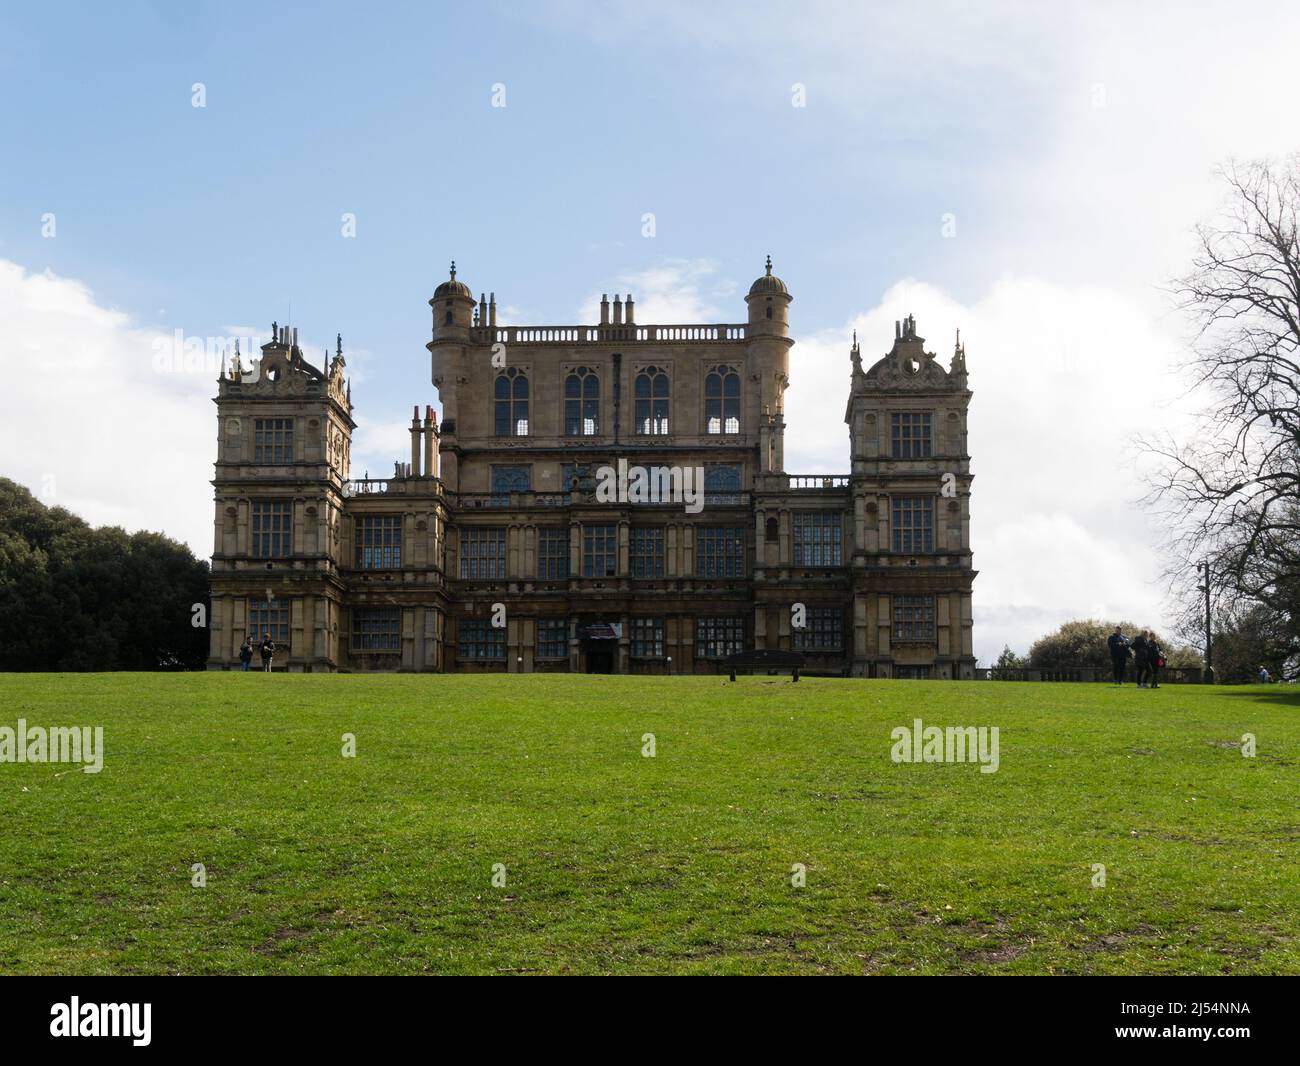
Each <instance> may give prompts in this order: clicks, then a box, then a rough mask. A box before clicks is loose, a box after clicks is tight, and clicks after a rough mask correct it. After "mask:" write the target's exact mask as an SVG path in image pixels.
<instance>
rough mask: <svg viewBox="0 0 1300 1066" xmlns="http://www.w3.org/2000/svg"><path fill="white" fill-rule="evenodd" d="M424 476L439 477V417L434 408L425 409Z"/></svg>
mask: <svg viewBox="0 0 1300 1066" xmlns="http://www.w3.org/2000/svg"><path fill="white" fill-rule="evenodd" d="M424 476H425V477H437V476H438V416H437V415H435V414H434V413H433V407H432V406H430V405H429V404H425V407H424Z"/></svg>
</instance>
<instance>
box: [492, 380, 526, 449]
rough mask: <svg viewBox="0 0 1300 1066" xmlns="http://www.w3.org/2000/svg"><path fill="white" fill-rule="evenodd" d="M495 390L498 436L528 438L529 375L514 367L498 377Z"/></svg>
mask: <svg viewBox="0 0 1300 1066" xmlns="http://www.w3.org/2000/svg"><path fill="white" fill-rule="evenodd" d="M495 390H496V391H495V400H496V433H497V436H498V437H526V436H528V375H527V374H525V373H523V372H522V371H521V370H519V369H518V368H516V367H513V366H512V367H511V368H510V369H509V370H506V371H504V372H502V373H500V374H498V375H497V380H496V386H495Z"/></svg>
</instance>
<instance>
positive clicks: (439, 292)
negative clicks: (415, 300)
mask: <svg viewBox="0 0 1300 1066" xmlns="http://www.w3.org/2000/svg"><path fill="white" fill-rule="evenodd" d="M429 306H430V307H432V308H433V335H434V337H435V338H437V337H439V336H446V335H447V331H448V330H463V329H469V328H470V327H471V326H472V325H473V324H474V293H473V292H471V291H470V287H469V286H468V285H466V284H465V283H464V282H463V281H457V280H456V261H455V260H454V259H453V260H452V261H451V277H450V278H448V279H447V280H446V281H444V282H443V283H442V284H441V285H439V286H438V287H437V288H436V289H434V290H433V297H432V298H431V299H430V300H429Z"/></svg>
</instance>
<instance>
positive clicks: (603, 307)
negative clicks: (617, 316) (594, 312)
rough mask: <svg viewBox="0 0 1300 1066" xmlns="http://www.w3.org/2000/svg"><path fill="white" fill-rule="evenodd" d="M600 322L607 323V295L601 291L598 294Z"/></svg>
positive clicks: (603, 324) (604, 324)
mask: <svg viewBox="0 0 1300 1066" xmlns="http://www.w3.org/2000/svg"><path fill="white" fill-rule="evenodd" d="M600 324H601V325H602V326H608V325H609V295H608V294H607V293H603V292H602V293H601V294H600Z"/></svg>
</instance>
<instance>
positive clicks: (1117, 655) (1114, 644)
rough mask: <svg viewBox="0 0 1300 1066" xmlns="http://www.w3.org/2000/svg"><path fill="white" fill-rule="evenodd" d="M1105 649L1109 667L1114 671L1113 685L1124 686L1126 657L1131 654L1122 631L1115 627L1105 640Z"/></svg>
mask: <svg viewBox="0 0 1300 1066" xmlns="http://www.w3.org/2000/svg"><path fill="white" fill-rule="evenodd" d="M1106 647H1107V648H1108V649H1110V665H1111V666H1112V667H1113V668H1114V670H1115V681H1114V684H1116V685H1122V684H1124V667H1125V665H1126V664H1127V663H1128V657H1129V656H1130V655H1132V654H1133V650H1132V649H1131V648H1130V647H1129V643H1128V637H1126V636H1124V631H1123V630H1122V629H1120V627H1119V626H1116V627H1115V632H1114V633H1112V634H1111V635H1110V636H1109V637H1107V638H1106Z"/></svg>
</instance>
